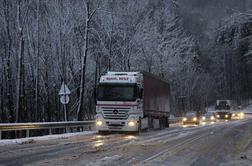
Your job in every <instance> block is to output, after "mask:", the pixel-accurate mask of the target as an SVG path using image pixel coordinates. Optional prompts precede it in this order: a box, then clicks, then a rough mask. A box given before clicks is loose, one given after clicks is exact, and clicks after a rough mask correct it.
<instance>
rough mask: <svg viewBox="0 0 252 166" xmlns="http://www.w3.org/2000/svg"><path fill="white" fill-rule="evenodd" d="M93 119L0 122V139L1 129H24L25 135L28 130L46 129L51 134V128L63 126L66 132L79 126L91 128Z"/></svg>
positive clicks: (27, 134)
mask: <svg viewBox="0 0 252 166" xmlns="http://www.w3.org/2000/svg"><path fill="white" fill-rule="evenodd" d="M94 124H95V121H68V122H40V123H2V124H0V139H2V132H3V131H20V130H25V131H26V137H29V136H30V130H41V129H48V130H49V134H52V129H59V128H65V129H66V132H70V129H71V128H76V127H79V128H80V129H82V131H84V130H91V128H92V125H94Z"/></svg>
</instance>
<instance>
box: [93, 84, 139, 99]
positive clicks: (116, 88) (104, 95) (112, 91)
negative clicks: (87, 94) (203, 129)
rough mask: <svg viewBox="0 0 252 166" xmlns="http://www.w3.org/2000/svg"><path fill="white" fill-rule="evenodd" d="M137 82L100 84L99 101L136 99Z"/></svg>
mask: <svg viewBox="0 0 252 166" xmlns="http://www.w3.org/2000/svg"><path fill="white" fill-rule="evenodd" d="M136 99H137V86H136V84H99V86H98V95H97V100H99V101H135V100H136Z"/></svg>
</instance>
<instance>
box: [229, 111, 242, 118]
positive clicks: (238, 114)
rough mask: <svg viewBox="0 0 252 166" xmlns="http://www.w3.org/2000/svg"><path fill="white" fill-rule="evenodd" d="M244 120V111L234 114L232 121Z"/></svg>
mask: <svg viewBox="0 0 252 166" xmlns="http://www.w3.org/2000/svg"><path fill="white" fill-rule="evenodd" d="M243 118H244V112H242V111H236V112H233V113H232V119H243Z"/></svg>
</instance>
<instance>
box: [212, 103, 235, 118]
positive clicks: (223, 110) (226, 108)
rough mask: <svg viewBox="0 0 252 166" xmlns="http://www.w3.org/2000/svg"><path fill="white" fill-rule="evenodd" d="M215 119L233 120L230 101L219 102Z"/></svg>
mask: <svg viewBox="0 0 252 166" xmlns="http://www.w3.org/2000/svg"><path fill="white" fill-rule="evenodd" d="M215 110H216V113H215V118H217V119H231V117H232V113H231V101H230V100H217V101H216V107H215Z"/></svg>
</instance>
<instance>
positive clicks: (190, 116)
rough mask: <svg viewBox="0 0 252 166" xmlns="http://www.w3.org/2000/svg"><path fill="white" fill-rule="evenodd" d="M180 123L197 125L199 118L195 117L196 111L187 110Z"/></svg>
mask: <svg viewBox="0 0 252 166" xmlns="http://www.w3.org/2000/svg"><path fill="white" fill-rule="evenodd" d="M182 123H183V125H186V124H195V125H199V123H200V120H199V118H198V117H197V114H196V112H187V113H186V114H185V116H184V117H183V118H182Z"/></svg>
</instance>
